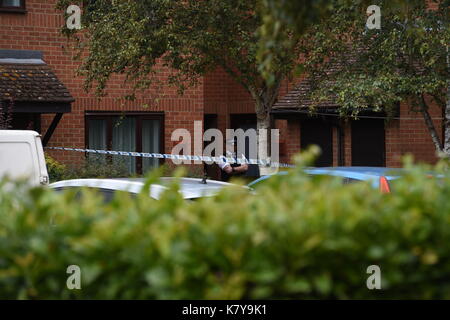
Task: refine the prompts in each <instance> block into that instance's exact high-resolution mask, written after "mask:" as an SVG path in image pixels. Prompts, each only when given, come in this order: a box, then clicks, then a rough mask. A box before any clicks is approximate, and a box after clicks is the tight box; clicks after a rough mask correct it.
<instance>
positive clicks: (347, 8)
mask: <svg viewBox="0 0 450 320" xmlns="http://www.w3.org/2000/svg"><path fill="white" fill-rule="evenodd" d="M268 1H272V0H268ZM274 2H275V1H274ZM285 2H286V3H287V5H286V6H285V7H280V8H278V10H275V11H274V13H272V15H273V16H274V17H278V18H276V19H280V20H281V21H284V22H282V23H285V24H288V25H290V27H291V28H295V27H296V26H297V23H296V21H295V20H293V18H292V16H289V12H292V10H288V11H286V8H289V6H288V5H294V4H295V3H296V1H293V0H285ZM371 2H372V3H370V4H375V5H378V6H380V7H381V13H382V16H381V17H382V20H381V29H379V30H378V29H373V30H369V29H368V28H367V27H366V26H365V24H366V21H367V18H366V16H365V14H366V10H367V6H366V3H365V2H364V1H363V2H358V1H356V2H353V3H345V2H343V1H336V2H335V3H336V4H337V5H335V12H334V14H333V15H332V16H331V17H330V19H328V20H326V21H324V22H323V23H320V24H317V25H315V26H314V28H311V29H310V30H309V31H308V33H307V34H306V35H304V37H303V40H301V41H300V43H301V45H300V48H301V49H302V50H303V52H304V57H305V63H303V64H302V65H301V68H302V70H305V72H307V73H308V74H309V76H310V77H311V78H312V79H313V81H312V83H314V88H313V93H312V97H313V99H314V101H316V102H317V103H319V102H320V101H324V100H329V99H330V98H331V99H334V101H336V102H337V103H338V104H339V105H340V112H341V115H343V116H357V115H358V114H359V112H360V111H362V110H364V109H366V108H368V107H372V108H375V109H376V110H380V111H381V110H383V111H386V112H387V113H388V114H393V113H394V112H395V111H396V108H398V103H399V102H401V101H406V100H407V101H409V102H410V105H411V106H412V107H411V109H412V111H416V112H420V113H421V114H422V115H423V118H424V121H425V123H426V125H427V128H428V131H429V133H430V135H431V137H432V139H433V142H434V145H435V147H436V150H437V151H438V152H440V153H441V152H445V153H446V155H447V156H448V155H450V82H449V78H450V77H449V72H450V71H449V70H450V66H449V63H450V61H449V43H450V31H449V3H450V2H449V1H448V0H429V1H426V0H413V1H396V0H392V1H371ZM330 70H334V72H332V73H331V74H330ZM433 102H434V103H436V104H437V105H438V106H439V107H441V108H442V109H443V114H445V121H444V126H445V137H444V141H441V139H440V137H439V134H438V132H437V130H436V127H435V125H434V123H433V121H432V118H431V116H430V112H429V110H430V106H431V104H432V103H433Z"/></svg>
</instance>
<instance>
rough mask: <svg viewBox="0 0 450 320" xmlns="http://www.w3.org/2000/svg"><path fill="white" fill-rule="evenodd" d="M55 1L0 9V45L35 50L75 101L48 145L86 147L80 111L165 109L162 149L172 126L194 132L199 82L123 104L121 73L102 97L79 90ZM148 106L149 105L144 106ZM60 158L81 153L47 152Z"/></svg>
mask: <svg viewBox="0 0 450 320" xmlns="http://www.w3.org/2000/svg"><path fill="white" fill-rule="evenodd" d="M55 4H56V0H49V1H45V2H44V1H42V0H27V1H26V7H27V13H26V14H18V13H4V12H1V13H0V49H13V50H39V51H42V52H43V54H44V60H45V62H46V63H47V64H48V65H50V66H51V68H52V69H53V70H54V71H55V73H56V75H57V77H58V78H59V80H60V81H61V82H63V83H64V84H65V86H66V87H67V88H68V89H69V91H70V92H71V94H72V96H73V97H74V98H75V99H76V101H75V103H73V104H72V113H71V114H65V115H64V117H63V119H62V121H61V122H60V124H59V126H58V128H57V129H56V131H55V133H54V135H53V137H52V139H51V141H50V144H49V146H73V147H81V148H82V147H85V119H84V113H85V111H87V110H89V111H140V112H164V114H165V131H164V137H165V150H164V151H165V152H170V151H171V150H172V147H173V146H174V145H175V144H176V142H171V141H170V138H171V134H172V132H173V130H175V129H177V128H186V129H188V130H193V123H194V121H195V120H198V121H201V120H203V111H204V100H203V94H204V89H203V81H200V84H199V85H198V86H197V87H196V88H193V89H189V90H188V91H187V92H186V93H185V95H183V96H180V95H178V93H177V90H176V88H173V87H169V86H167V85H163V86H162V87H157V88H156V87H154V88H152V89H151V90H148V91H147V92H145V93H144V94H140V95H138V99H137V100H136V101H134V102H125V101H124V99H122V97H123V96H124V95H126V94H127V93H129V89H130V88H129V87H128V86H126V85H124V82H123V80H124V78H123V77H119V76H116V77H113V79H112V80H111V81H110V83H109V85H108V87H107V90H106V92H107V97H104V98H103V99H101V100H99V99H98V98H97V97H96V96H95V95H94V94H93V93H92V92H89V93H87V92H85V91H84V90H83V78H81V77H78V76H76V74H75V71H76V69H77V67H78V62H75V61H74V60H73V59H72V52H71V50H70V43H69V42H68V41H67V39H66V38H65V37H64V36H63V35H61V33H60V29H61V27H62V26H63V25H64V20H63V17H62V14H61V12H58V11H56V10H55ZM168 75H169V70H167V69H164V68H161V70H160V72H159V73H158V77H159V80H161V82H162V83H165V82H166V79H167V76H168ZM146 106H148V107H146ZM52 117H53V116H52V115H50V116H44V117H43V119H42V130H43V132H45V131H46V129H47V127H48V125H49V123H50V122H51V120H52ZM51 153H52V155H53V156H54V157H55V158H56V159H57V160H60V161H63V162H66V163H74V162H79V161H80V159H82V157H83V155H82V154H76V153H69V152H59V151H58V152H51Z"/></svg>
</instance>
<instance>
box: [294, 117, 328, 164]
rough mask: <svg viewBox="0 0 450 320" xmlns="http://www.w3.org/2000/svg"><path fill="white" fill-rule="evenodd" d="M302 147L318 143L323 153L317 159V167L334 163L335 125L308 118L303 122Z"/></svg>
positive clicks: (303, 148)
mask: <svg viewBox="0 0 450 320" xmlns="http://www.w3.org/2000/svg"><path fill="white" fill-rule="evenodd" d="M300 128H301V149H302V150H305V149H306V148H308V146H311V145H317V146H319V147H320V149H321V150H322V154H321V155H320V157H319V158H318V159H317V160H316V163H315V165H316V166H317V167H330V166H332V165H333V127H332V125H331V124H330V123H329V122H326V121H324V120H319V119H308V120H304V121H302V123H301V127H300Z"/></svg>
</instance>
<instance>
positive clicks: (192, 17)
mask: <svg viewBox="0 0 450 320" xmlns="http://www.w3.org/2000/svg"><path fill="white" fill-rule="evenodd" d="M74 2H75V3H77V1H72V0H70V1H69V0H60V1H59V2H58V8H59V9H61V10H65V9H66V8H67V7H68V5H70V4H73V3H74ZM82 2H83V1H78V4H79V5H81V3H82ZM266 10H267V8H266V7H265V6H264V5H263V4H262V1H260V0H227V1H223V0H207V1H206V0H205V1H197V0H192V1H185V0H171V1H166V0H142V1H132V0H124V1H111V0H97V1H91V2H90V5H88V6H87V7H85V8H84V12H83V16H82V25H83V28H82V30H81V32H74V31H72V30H67V29H66V30H64V32H65V33H67V34H69V35H71V36H74V37H75V39H77V48H78V49H79V50H80V57H84V58H83V63H82V65H81V68H80V73H81V74H83V75H84V76H85V77H86V83H85V86H86V89H91V88H92V87H95V88H96V92H97V93H98V94H99V95H101V94H103V92H104V89H105V86H106V85H107V82H108V80H109V79H110V77H111V76H112V75H113V74H124V75H126V79H127V81H128V82H132V83H134V89H145V88H148V87H149V86H150V85H151V84H155V81H156V80H155V77H154V76H155V75H157V73H158V69H159V68H160V66H161V65H163V66H166V67H168V68H170V70H172V74H171V76H170V78H169V82H170V84H172V85H174V86H176V87H178V88H179V89H180V92H183V91H184V90H185V89H186V88H187V87H188V86H191V85H194V84H195V83H197V81H198V80H199V78H200V77H201V76H203V75H205V74H206V73H208V72H210V71H212V70H214V69H215V68H217V67H218V66H219V67H221V68H223V69H224V70H225V71H226V72H227V73H228V74H229V75H230V76H231V77H232V78H233V79H234V80H236V81H237V82H238V83H239V84H241V85H242V86H243V87H244V88H245V89H246V90H247V91H248V92H249V93H250V94H251V96H252V98H253V100H254V102H255V111H256V114H257V119H258V120H257V121H258V128H259V129H269V128H270V110H271V108H272V105H273V104H274V103H275V101H276V99H277V97H278V93H279V88H280V84H281V82H282V80H283V79H284V78H285V77H287V76H288V75H289V74H290V73H291V71H292V68H293V67H294V66H295V61H296V59H297V58H298V53H299V50H298V49H297V47H296V43H295V42H294V41H284V42H278V45H283V47H277V50H276V51H275V53H274V54H272V55H271V61H272V63H273V70H276V71H275V72H274V74H273V76H272V78H271V80H272V81H271V82H270V83H269V82H266V79H265V78H264V77H263V75H262V72H261V69H260V64H259V62H258V59H257V56H258V50H259V42H258V41H259V33H260V31H261V26H262V25H263V17H264V13H265V12H266ZM83 52H85V53H87V54H86V55H83ZM133 96H134V94H132V95H130V96H129V98H132V97H133ZM259 141H260V146H259V149H260V152H261V150H267V135H265V136H264V135H262V136H260V140H259ZM260 155H264V152H263V153H260Z"/></svg>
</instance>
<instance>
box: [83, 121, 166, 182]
mask: <svg viewBox="0 0 450 320" xmlns="http://www.w3.org/2000/svg"><path fill="white" fill-rule="evenodd" d="M86 146H87V147H88V148H89V149H96V150H113V151H128V152H144V153H162V150H163V115H161V114H148V113H144V114H142V113H125V114H123V113H122V114H121V113H92V112H88V113H86ZM89 156H92V155H89ZM94 157H95V158H98V160H99V161H112V162H113V163H116V164H118V165H125V166H126V168H127V169H128V171H129V173H130V174H131V175H133V174H145V173H146V172H148V171H149V170H151V169H153V168H155V167H158V166H159V164H160V161H161V160H160V159H152V158H134V157H123V156H112V157H106V156H102V155H94Z"/></svg>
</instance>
